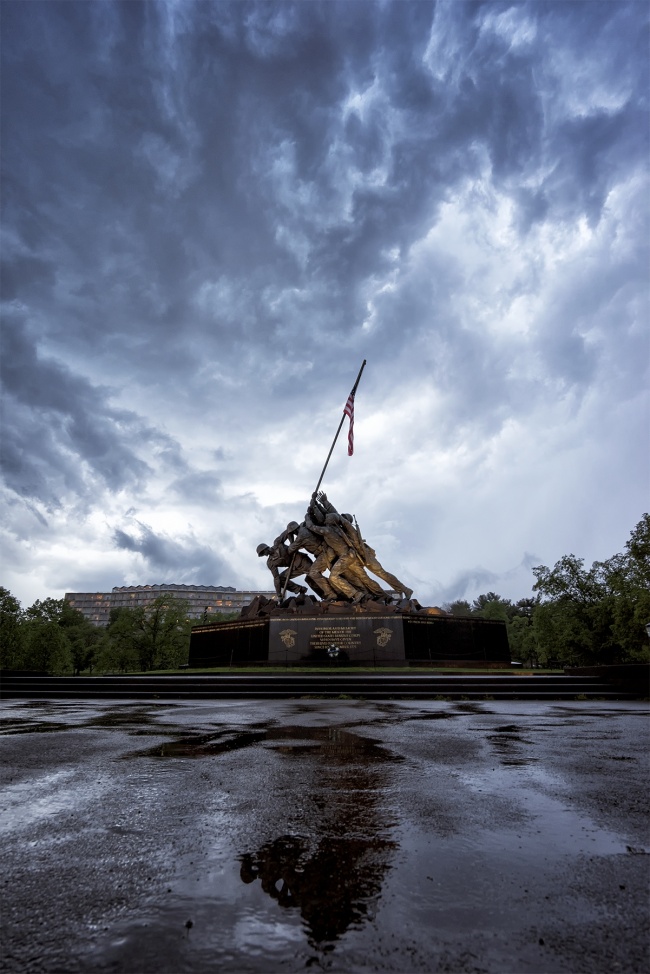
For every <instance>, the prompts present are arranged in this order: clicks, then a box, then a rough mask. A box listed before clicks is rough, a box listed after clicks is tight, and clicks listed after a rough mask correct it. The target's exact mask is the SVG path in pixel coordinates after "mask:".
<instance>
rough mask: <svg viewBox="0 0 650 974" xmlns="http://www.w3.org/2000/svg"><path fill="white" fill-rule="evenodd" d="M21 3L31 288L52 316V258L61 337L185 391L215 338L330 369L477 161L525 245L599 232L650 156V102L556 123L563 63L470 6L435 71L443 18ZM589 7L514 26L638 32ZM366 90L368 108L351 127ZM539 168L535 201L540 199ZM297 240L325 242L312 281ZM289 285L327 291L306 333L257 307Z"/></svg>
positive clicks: (25, 270) (217, 343)
mask: <svg viewBox="0 0 650 974" xmlns="http://www.w3.org/2000/svg"><path fill="white" fill-rule="evenodd" d="M6 6H7V8H8V9H7V14H6V18H5V19H6V25H5V32H6V34H7V36H8V38H10V39H11V42H10V41H9V40H7V53H6V55H5V59H4V60H5V74H6V77H5V82H4V92H5V94H4V104H5V121H4V132H5V145H6V149H5V154H6V158H7V163H8V168H9V170H10V179H9V182H8V183H7V189H6V198H7V211H8V213H9V216H10V222H11V224H12V226H14V227H15V229H16V235H17V238H18V239H19V240H20V242H21V245H22V246H21V247H18V246H17V248H16V253H15V255H14V256H13V259H12V254H11V253H10V254H9V262H10V268H9V274H10V275H12V277H11V286H12V287H13V289H14V293H17V292H20V294H19V296H20V295H22V299H24V297H25V296H27V295H29V297H30V299H31V300H33V301H35V302H36V303H37V304H38V305H39V306H40V307H41V308H43V306H44V304H45V302H46V301H47V299H48V296H50V297H51V294H52V287H53V275H54V271H53V266H54V261H56V262H57V263H58V265H59V267H63V270H60V271H59V272H58V273H57V275H56V280H57V285H58V287H57V314H56V315H54V316H52V317H51V318H50V320H49V321H48V324H47V328H48V330H52V331H53V332H54V333H56V334H57V337H58V338H59V340H62V341H65V340H69V341H74V342H75V343H77V347H78V343H80V342H81V343H84V342H86V343H88V345H89V346H90V345H92V346H93V347H94V348H96V349H98V350H99V351H101V353H102V354H103V355H104V356H105V357H106V361H107V363H109V364H110V363H113V365H112V367H113V368H117V367H120V368H123V369H124V372H125V374H127V375H133V374H135V375H138V374H139V375H142V374H143V372H144V373H146V374H147V375H150V374H151V372H152V371H153V370H155V371H156V372H157V373H158V374H160V372H161V371H164V372H166V373H167V374H169V375H170V376H174V375H176V376H178V375H179V372H182V373H184V374H188V373H189V372H191V371H192V370H193V369H195V368H196V363H197V355H198V348H197V347H196V346H194V345H193V343H192V339H193V338H196V337H198V336H200V340H201V344H202V349H203V354H206V355H210V354H211V353H212V352H213V351H214V350H215V349H216V348H217V347H218V348H219V350H220V353H221V354H222V355H225V356H226V357H227V358H229V360H230V361H232V358H230V350H231V349H232V350H239V349H241V346H242V344H245V345H248V344H249V343H250V342H258V343H259V344H260V345H261V346H262V347H266V346H267V345H268V341H269V340H270V339H272V337H273V336H276V335H278V336H280V335H281V336H282V337H283V338H284V339H285V340H287V339H288V340H291V339H294V340H295V339H296V338H297V336H298V335H300V339H301V341H302V342H303V348H305V350H314V351H315V346H314V342H319V341H320V338H321V335H320V328H319V322H320V321H323V322H326V327H327V333H328V335H329V337H330V339H332V340H334V339H335V338H336V336H337V335H338V336H340V337H341V338H343V337H344V336H346V334H348V333H349V332H350V328H351V327H352V325H353V323H356V322H358V321H359V318H360V317H362V316H363V314H362V312H363V305H362V300H361V295H360V293H359V290H358V288H359V285H360V284H361V282H362V281H363V280H364V279H365V278H367V277H368V275H371V274H376V273H378V272H379V273H381V271H382V269H383V268H385V267H386V256H385V254H386V253H387V251H389V250H390V249H391V248H395V247H397V248H399V249H400V250H404V249H405V248H407V247H408V246H409V245H410V243H411V242H412V241H413V240H414V239H417V237H418V236H419V235H420V234H421V232H422V230H423V228H424V227H425V226H426V224H427V222H428V221H431V219H432V218H433V217H434V214H435V210H436V207H437V206H438V205H439V203H440V202H441V201H442V200H444V199H445V198H447V197H448V195H449V193H450V191H452V189H453V187H454V186H455V185H457V184H458V183H459V181H461V180H462V179H464V178H466V177H467V176H468V175H470V174H474V173H476V172H477V170H478V166H479V159H480V153H478V149H479V148H480V147H481V146H482V147H483V148H484V149H485V151H486V152H487V155H488V158H489V159H490V160H491V166H492V174H493V178H494V179H495V181H496V183H497V184H502V185H504V186H506V188H508V189H509V191H511V192H512V194H513V197H514V198H515V199H516V200H523V203H522V215H521V224H522V226H525V225H529V224H530V221H531V220H533V219H535V218H541V217H543V216H544V215H546V214H548V213H549V212H555V211H559V212H561V213H563V214H564V215H565V216H566V217H568V216H569V215H575V214H576V213H578V212H584V213H586V214H587V215H588V216H589V218H590V219H596V218H597V216H598V214H599V212H600V210H601V208H602V205H603V201H604V198H605V196H606V192H607V189H608V186H609V185H610V183H611V180H612V179H613V178H614V177H615V175H616V172H617V169H619V168H620V167H621V166H622V165H627V164H629V162H630V160H631V158H633V157H635V156H636V158H640V157H641V156H640V153H641V152H642V151H643V138H642V137H641V135H640V133H641V132H642V131H643V127H642V126H641V125H640V124H639V115H638V108H636V107H635V106H632V105H628V104H626V105H624V106H623V107H622V108H621V109H620V110H618V111H612V112H610V113H603V112H600V113H597V114H596V115H593V116H592V115H591V114H588V115H587V116H585V117H581V118H576V119H570V120H566V119H559V120H557V121H554V120H553V119H550V120H549V119H548V118H546V116H545V112H544V105H543V80H544V79H543V76H541V73H540V65H541V61H542V59H543V58H544V56H545V53H546V52H545V49H544V47H543V46H542V45H541V44H535V43H532V42H531V43H530V44H527V45H526V44H524V45H520V46H519V47H517V46H513V45H512V43H511V39H510V37H509V36H508V34H507V32H505V31H504V30H496V29H488V27H486V23H487V22H488V20H489V19H490V17H491V18H492V19H493V20H494V19H495V18H498V16H499V15H502V16H505V15H506V14H508V13H509V12H511V8H509V7H508V6H507V5H500V4H494V5H480V4H478V5H475V4H452V5H450V8H449V9H448V10H447V14H446V16H447V17H448V19H449V24H448V25H447V28H446V31H447V33H446V35H445V33H444V32H443V33H442V40H441V42H440V43H439V45H438V48H437V49H436V50H435V51H434V52H433V53H432V54H430V55H429V63H427V61H426V56H427V46H428V44H429V37H430V33H431V30H432V26H433V27H434V28H435V27H436V23H437V22H436V17H439V18H440V17H442V14H439V13H437V8H436V7H435V5H433V4H428V3H412V4H388V5H378V4H366V3H358V4H347V3H346V4H325V5H321V4H295V5H294V4H279V5H276V4H252V5H248V4H233V5H231V4H192V3H188V4H180V5H174V4H163V3H159V4H144V3H133V4H87V3H74V2H73V3H66V4H57V3H47V4H40V3H34V4H29V5H20V4H11V3H10V4H8V5H6ZM23 6H26V7H27V10H25V11H24V12H23V10H22V9H21V8H22V7H23ZM556 6H557V5H556ZM580 6H581V5H579V4H564V5H562V10H561V11H560V12H558V11H557V10H549V9H548V8H547V7H545V6H544V5H539V4H533V5H525V4H524V5H518V7H517V8H515V12H517V13H518V14H520V16H521V17H522V18H523V17H524V16H527V17H528V18H529V19H530V21H531V25H532V27H531V29H532V28H533V27H534V28H536V29H539V31H540V33H541V32H542V30H543V29H546V30H548V29H550V26H551V25H552V28H553V30H554V31H557V32H562V34H563V36H564V40H565V43H566V41H567V38H570V37H571V35H572V34H573V33H574V32H575V35H576V41H577V40H578V38H580V40H581V41H582V42H584V38H585V22H587V24H588V26H589V31H588V32H587V35H586V36H587V40H588V41H591V43H593V44H602V43H603V41H602V35H603V34H605V35H608V34H609V33H611V31H612V29H613V27H612V22H613V21H615V22H616V26H617V28H618V30H619V31H621V30H623V31H627V32H631V30H632V23H633V20H634V17H633V16H632V15H631V14H630V13H629V12H627V16H626V15H625V11H624V12H623V13H622V14H621V13H620V12H619V13H617V12H616V11H614V10H611V11H609V12H607V10H603V9H602V8H603V7H607V6H608V5H590V6H595V7H598V9H597V10H594V13H593V16H590V17H588V18H585V16H584V14H583V13H582V12H580V11H578V10H577V9H576V8H578V7H580ZM633 7H634V5H633ZM610 60H612V56H611V55H610ZM628 70H629V69H628ZM437 71H440V72H441V74H440V76H438V75H437V74H436V72H437ZM540 81H541V82H542V84H541V85H540ZM369 91H372V92H374V94H373V95H372V96H370V95H368V92H369ZM355 94H356V95H359V96H360V97H365V96H367V100H368V104H367V106H362V107H360V108H355V107H354V105H353V104H351V105H350V106H348V108H347V109H346V108H345V105H346V103H347V99H348V98H350V97H351V96H353V95H355ZM540 166H543V167H544V170H545V171H547V172H548V175H547V176H546V177H545V178H544V179H543V180H542V184H541V185H540V186H539V187H538V188H537V190H535V191H534V192H532V193H531V191H525V190H524V189H523V188H520V185H519V184H520V183H521V180H522V178H523V177H525V176H526V175H527V174H531V173H535V172H536V171H537V170H538V168H539V167H540ZM374 168H377V169H379V170H381V171H382V175H381V178H380V179H379V180H378V182H377V184H376V185H375V184H374V183H373V181H372V180H368V179H367V178H366V177H367V176H368V173H369V172H370V171H371V170H372V169H374ZM354 171H358V173H359V174H360V178H359V179H358V180H357V182H356V183H354V182H351V181H350V177H351V173H353V172H354ZM282 179H285V180H286V181H287V183H288V184H290V185H291V192H288V194H283V192H282V191H281V182H282ZM513 179H514V183H515V184H514V185H513V186H512V187H509V186H508V184H509V182H510V181H512V180H513ZM301 191H302V192H304V194H305V196H304V201H303V202H302V203H301V202H300V192H301ZM342 196H345V197H346V200H345V201H344V200H343V198H342ZM39 210H40V218H37V217H36V212H38V211H39ZM282 227H285V228H286V230H287V234H288V236H289V237H291V236H292V235H295V236H300V235H301V234H302V235H303V236H304V237H305V238H306V246H307V248H308V262H307V264H306V265H305V266H300V261H299V260H298V258H297V255H296V253H295V251H292V248H291V246H288V245H287V244H286V243H285V242H284V241H283V239H282V238H278V230H279V228H282ZM57 256H58V258H62V259H59V260H58V261H57ZM224 276H229V277H230V278H231V280H232V281H233V282H234V283H233V286H232V287H231V288H230V290H229V292H228V293H227V294H226V293H224V292H220V300H221V305H220V306H219V305H217V306H216V307H208V308H206V307H204V308H197V306H196V301H195V297H196V294H197V291H198V289H199V288H200V286H201V285H202V284H203V283H204V282H205V281H216V280H217V279H218V278H220V277H224ZM271 281H275V282H276V285H277V284H278V283H281V284H282V286H283V287H287V288H289V287H297V288H301V287H302V288H304V287H305V286H309V287H312V288H314V287H315V288H317V292H316V293H317V294H318V308H312V309H311V312H312V321H311V323H310V327H309V328H308V329H306V330H305V329H304V320H303V319H301V318H299V317H298V316H296V315H293V316H292V315H291V313H289V320H287V318H286V317H285V318H282V319H281V318H280V316H279V315H278V313H277V312H275V311H274V310H273V308H272V307H270V306H269V304H268V302H267V301H265V300H264V299H260V296H261V294H262V293H263V291H264V288H265V287H266V286H267V285H268V284H269V283H270V282H271ZM30 282H31V285H32V286H31V287H30ZM319 282H321V283H320V285H319ZM10 293H11V292H10ZM235 294H237V295H238V301H237V305H236V308H235V309H234V311H235V318H236V320H235V321H234V322H233V321H232V319H231V313H232V310H233V309H232V308H231V307H230V305H231V303H232V302H233V301H234V297H233V295H235ZM325 295H327V297H325ZM328 303H329V305H330V307H331V308H332V313H331V314H328V313H327V310H328V309H327V305H328ZM283 310H284V311H285V314H286V308H285V309H283ZM416 310H417V309H416V308H414V309H413V311H416ZM415 322H416V326H417V325H418V324H420V323H422V324H423V322H421V318H419V317H418V316H417V315H416V316H415ZM143 353H144V354H145V355H146V359H145V360H143V357H142V355H143ZM318 354H319V355H320V356H321V357H322V356H325V357H326V358H327V357H331V354H332V352H331V351H330V350H329V349H328V348H327V347H325V348H323V347H322V344H319V345H318ZM145 381H146V378H145Z"/></svg>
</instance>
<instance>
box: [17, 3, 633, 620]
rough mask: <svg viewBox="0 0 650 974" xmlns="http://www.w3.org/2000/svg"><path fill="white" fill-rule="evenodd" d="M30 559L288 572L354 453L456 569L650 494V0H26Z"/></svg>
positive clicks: (356, 499)
mask: <svg viewBox="0 0 650 974" xmlns="http://www.w3.org/2000/svg"><path fill="white" fill-rule="evenodd" d="M0 15H1V18H2V25H1V26H2V102H1V110H2V121H1V126H2V127H1V136H2V165H3V168H2V184H1V189H2V204H3V215H2V238H3V239H2V259H3V272H2V292H1V296H2V319H3V324H2V345H3V348H2V370H3V372H2V381H3V420H2V423H3V430H2V432H3V436H2V470H3V487H2V491H3V515H2V523H3V527H2V532H3V534H2V548H3V553H4V555H3V573H2V582H1V583H2V584H4V585H5V586H6V587H7V588H9V589H10V590H11V591H12V592H13V593H14V594H15V595H16V596H17V597H18V598H19V599H20V600H21V601H22V602H23V604H25V605H27V604H30V603H31V602H33V601H34V599H36V598H45V597H47V596H54V597H61V596H62V595H63V593H64V592H65V591H95V590H110V589H111V588H112V587H113V586H114V585H125V584H127V585H128V584H140V583H164V582H186V583H199V584H207V585H211V584H225V585H236V586H237V587H253V588H262V589H265V588H268V587H269V584H270V582H271V578H270V575H269V574H268V572H267V570H266V568H265V567H264V564H263V562H261V561H260V560H259V559H258V558H257V556H256V553H255V547H256V545H257V544H258V543H259V542H261V541H270V540H272V539H273V538H274V537H275V536H276V535H277V534H279V533H280V531H281V530H282V529H283V527H284V526H285V525H286V523H287V521H288V520H292V519H296V520H301V518H302V516H303V515H304V511H305V507H306V505H307V502H308V500H309V497H310V495H311V492H312V491H313V489H314V487H315V486H316V481H317V480H318V476H319V474H320V471H321V468H322V466H323V463H324V462H325V457H326V455H327V452H328V450H329V448H330V445H331V442H332V438H333V436H334V433H335V431H336V428H337V425H338V423H339V420H340V418H341V414H342V410H343V406H344V404H345V400H346V397H347V395H348V393H349V391H350V388H351V387H352V384H353V382H354V379H355V377H356V375H357V372H358V370H359V368H360V365H361V362H362V360H363V359H367V366H366V369H365V372H364V374H363V377H362V380H361V383H360V386H359V390H358V393H357V400H356V424H355V434H356V437H355V452H354V456H353V457H351V458H349V457H348V456H347V451H346V444H345V432H344V433H343V434H342V435H341V437H340V440H339V442H338V444H337V446H336V448H335V451H334V453H333V456H332V460H331V462H330V466H329V469H328V472H327V474H326V477H325V480H324V482H323V487H324V489H325V490H327V491H328V493H329V496H330V497H331V499H332V501H333V502H334V504H335V505H336V506H337V507H338V509H339V510H343V511H352V512H354V513H355V514H356V515H357V517H358V520H359V523H360V526H361V529H362V532H363V534H364V536H365V537H366V538H367V539H368V540H369V541H370V543H371V544H373V545H374V547H375V548H376V550H377V553H378V556H379V558H380V560H381V561H382V562H383V563H384V565H385V567H387V568H388V569H389V570H390V571H392V572H394V573H395V574H397V575H398V576H399V577H401V578H402V579H403V580H404V581H406V582H407V584H409V585H410V586H412V587H413V589H414V590H415V596H416V597H417V598H419V600H420V601H421V602H422V603H423V604H441V603H442V602H444V601H446V600H450V599H453V598H456V597H468V598H470V599H471V598H474V597H475V596H477V595H478V594H480V593H482V592H486V591H488V590H494V591H497V592H499V593H500V594H501V595H503V596H507V597H510V598H513V599H518V598H521V597H525V596H528V595H530V592H531V587H532V584H533V582H534V577H533V575H532V572H531V567H532V566H533V565H537V564H540V563H543V564H547V565H552V564H554V563H555V561H557V560H558V559H559V558H560V557H561V556H562V555H564V554H568V553H569V552H573V553H575V554H576V555H579V556H581V557H584V558H585V559H586V561H587V563H588V564H590V563H591V562H592V561H593V560H595V559H605V558H607V557H609V556H611V555H613V554H614V553H616V552H618V551H621V550H623V547H624V544H625V542H626V540H627V538H628V536H629V533H630V531H631V530H632V528H633V527H634V525H635V524H636V523H637V522H638V520H639V519H640V518H641V516H642V514H643V512H644V511H645V510H647V508H648V504H647V497H648V487H649V485H650V478H649V471H648V420H649V414H650V405H649V402H648V398H649V397H648V364H649V355H648V352H649V348H648V321H649V316H648V311H649V308H648V303H649V301H648V268H649V262H648V241H649V239H650V235H649V232H648V209H649V208H648V201H649V193H648V116H647V108H648V57H647V51H648V6H647V3H645V2H625V0H616V2H614V0H612V2H598V0H588V2H572V0H564V2H550V3H546V2H543V0H535V2H525V0H523V2H516V3H510V2H504V3H500V2H487V3H481V2H462V0H453V2H449V0H439V2H437V3H428V2H398V3H391V2H373V3H368V2H364V0H357V2H346V3H338V2H328V3H318V2H314V3H311V2H310V3H306V2H298V3H289V2H287V3H275V2H265V3H256V2H253V3H247V2H237V3H231V2H211V0H202V2H192V0H180V2H162V0H160V2H154V3H144V2H126V3H114V2H102V0H95V2H92V3H89V2H80V3H78V2H75V0H72V2H64V3H59V2H56V0H48V2H45V3H40V2H29V3H25V2H22V0H20V2H12V0H4V2H3V3H2V5H1V9H0Z"/></svg>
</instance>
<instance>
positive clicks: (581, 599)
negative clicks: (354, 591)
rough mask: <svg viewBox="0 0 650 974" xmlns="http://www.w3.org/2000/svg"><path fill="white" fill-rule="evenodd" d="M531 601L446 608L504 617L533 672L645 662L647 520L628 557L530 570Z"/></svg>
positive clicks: (491, 596) (649, 645)
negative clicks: (532, 578)
mask: <svg viewBox="0 0 650 974" xmlns="http://www.w3.org/2000/svg"><path fill="white" fill-rule="evenodd" d="M532 571H533V575H534V576H535V579H536V581H535V584H534V585H533V592H534V593H535V594H534V595H533V596H532V597H528V598H524V599H519V601H518V602H514V603H513V602H512V601H511V600H510V599H502V598H501V597H500V596H499V595H497V594H496V593H495V592H488V593H487V594H486V595H480V596H479V597H478V598H477V599H475V600H474V601H473V602H472V603H471V605H470V603H469V602H467V601H462V600H459V601H456V602H451V603H449V604H447V605H446V606H444V608H445V609H446V610H447V611H448V612H451V613H452V614H453V615H458V616H464V617H471V616H480V617H481V618H484V619H501V620H503V621H504V622H505V623H506V625H507V627H508V640H509V643H510V651H511V654H512V659H513V660H518V661H520V662H522V663H525V664H527V665H530V666H548V667H555V666H591V665H603V664H613V663H636V662H648V661H649V660H650V638H649V635H648V631H647V629H646V627H647V626H648V624H650V515H648V514H644V515H643V517H642V518H641V520H640V521H639V523H638V524H637V525H636V527H635V528H634V530H633V531H632V533H631V535H630V538H629V540H628V542H627V543H626V545H625V551H623V552H622V553H621V554H618V555H613V557H611V558H609V559H608V560H607V561H595V562H594V563H593V565H592V566H591V568H586V567H585V564H584V559H583V558H576V556H575V555H565V556H564V557H563V558H560V560H559V561H558V562H556V564H555V565H554V567H553V568H547V567H546V565H538V566H537V567H536V568H533V570H532Z"/></svg>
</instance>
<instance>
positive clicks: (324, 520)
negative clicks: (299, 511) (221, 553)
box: [257, 492, 413, 603]
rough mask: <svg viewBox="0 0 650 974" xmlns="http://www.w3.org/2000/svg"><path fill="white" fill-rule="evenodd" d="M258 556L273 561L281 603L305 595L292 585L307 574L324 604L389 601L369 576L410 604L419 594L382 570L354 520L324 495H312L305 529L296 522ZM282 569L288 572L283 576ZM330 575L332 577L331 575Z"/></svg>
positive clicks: (261, 548)
mask: <svg viewBox="0 0 650 974" xmlns="http://www.w3.org/2000/svg"><path fill="white" fill-rule="evenodd" d="M306 552H309V555H312V556H313V560H312V558H310V557H309V555H308V554H306ZM257 553H258V555H259V556H260V557H262V556H266V557H267V562H266V564H267V566H268V568H269V570H270V571H271V574H272V575H273V582H274V585H275V591H276V594H277V596H278V598H282V597H283V596H284V594H285V592H287V591H288V592H291V593H293V594H298V595H304V594H305V593H306V591H307V589H306V588H305V587H304V586H302V585H297V584H296V583H295V582H293V581H292V579H294V578H296V577H297V576H299V575H304V576H305V581H306V583H307V585H308V586H309V587H310V588H311V589H312V591H314V592H315V593H316V594H317V595H318V596H319V597H320V598H323V599H327V600H331V601H338V600H339V599H341V597H342V598H343V599H347V600H349V601H352V602H354V603H357V602H361V601H362V600H364V599H366V598H370V599H380V600H383V601H387V600H389V593H388V592H386V591H385V590H384V589H383V588H382V587H381V586H380V585H379V584H378V583H377V582H376V581H375V580H374V578H371V577H370V575H369V574H368V571H370V572H372V574H373V575H376V576H377V577H378V578H381V579H383V580H384V581H385V582H387V583H388V584H389V585H390V586H391V589H392V591H394V592H397V593H399V594H400V595H402V596H404V597H405V598H407V599H410V597H411V595H412V594H413V591H412V589H410V588H408V587H407V586H406V585H404V583H403V582H400V580H399V579H398V578H397V577H396V576H395V575H392V574H391V573H390V572H387V571H386V569H385V568H384V567H383V566H382V565H381V563H380V562H379V561H378V559H377V555H376V553H375V550H374V548H371V547H370V545H369V544H368V543H367V542H366V540H365V539H364V538H362V537H361V532H360V530H359V526H358V524H356V522H355V519H354V518H353V516H352V515H351V514H339V512H338V511H337V510H336V508H335V507H334V505H333V504H332V503H331V502H330V501H329V500H328V498H327V495H326V494H325V493H322V492H320V493H314V494H313V495H312V498H311V502H310V504H309V508H308V509H307V512H306V514H305V519H304V521H303V522H302V523H301V524H298V522H297V521H290V522H289V524H287V526H286V528H285V530H284V531H283V532H282V533H281V534H280V535H278V537H277V538H276V539H275V541H274V542H273V545H267V544H260V545H258V548H257ZM281 568H284V569H286V570H285V571H280V569H281ZM366 569H367V570H368V571H367V570H366ZM325 572H328V573H329V574H328V575H327V576H326V575H325Z"/></svg>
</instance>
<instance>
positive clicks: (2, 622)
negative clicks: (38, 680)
mask: <svg viewBox="0 0 650 974" xmlns="http://www.w3.org/2000/svg"><path fill="white" fill-rule="evenodd" d="M21 623H22V610H21V608H20V602H19V601H18V599H16V598H14V596H13V595H12V594H11V592H9V590H8V589H6V588H2V587H0V668H1V669H7V670H17V669H20V668H21V667H23V666H24V662H25V660H24V656H25V639H24V633H23V630H22V625H21Z"/></svg>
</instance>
